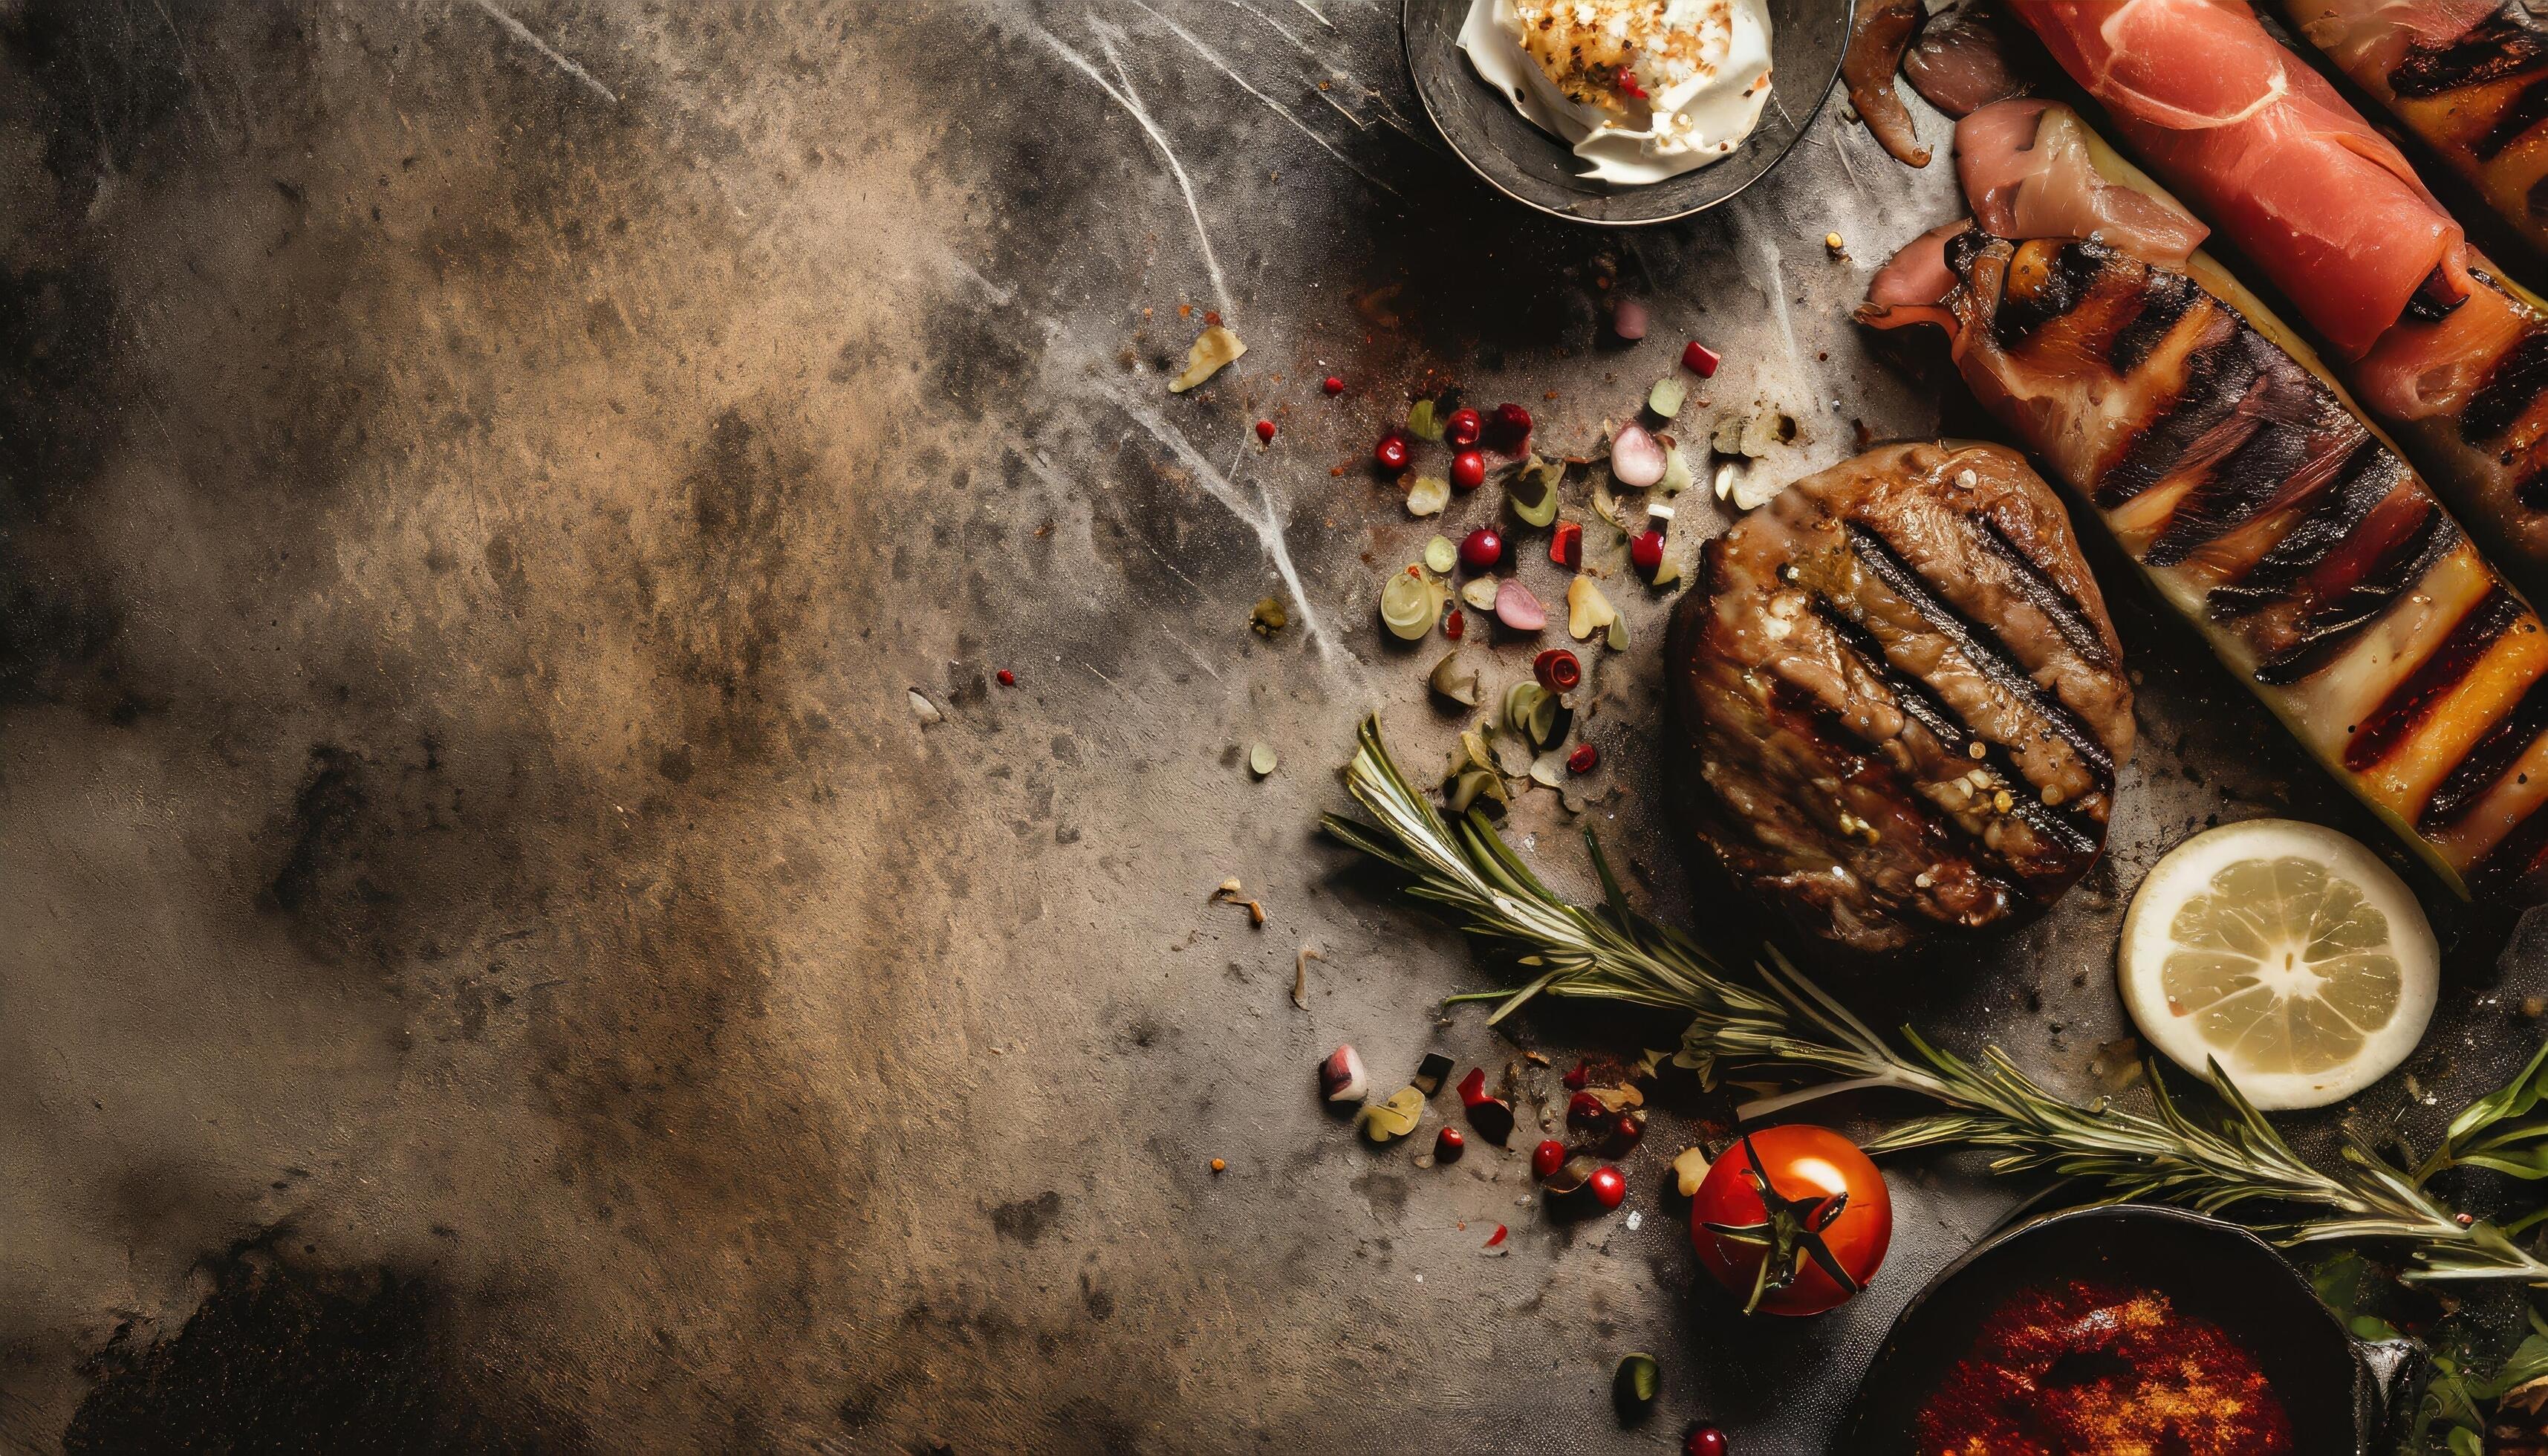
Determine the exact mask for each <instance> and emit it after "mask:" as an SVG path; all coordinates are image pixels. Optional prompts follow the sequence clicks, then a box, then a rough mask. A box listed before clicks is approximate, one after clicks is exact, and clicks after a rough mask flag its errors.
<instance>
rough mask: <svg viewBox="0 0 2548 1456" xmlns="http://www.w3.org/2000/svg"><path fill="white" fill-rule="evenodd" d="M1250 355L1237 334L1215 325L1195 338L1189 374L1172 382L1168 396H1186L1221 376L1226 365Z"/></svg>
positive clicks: (1188, 356)
mask: <svg viewBox="0 0 2548 1456" xmlns="http://www.w3.org/2000/svg"><path fill="white" fill-rule="evenodd" d="M1206 317H1207V318H1209V317H1211V316H1209V315H1207V316H1206ZM1246 352H1247V345H1245V344H1243V343H1241V342H1239V339H1238V335H1237V334H1234V333H1232V332H1230V331H1229V329H1227V328H1224V327H1222V326H1221V324H1220V323H1219V322H1218V321H1216V322H1214V323H1212V324H1211V325H1210V326H1209V327H1207V328H1205V329H1204V331H1203V332H1201V333H1199V334H1196V335H1195V341H1194V344H1193V346H1192V347H1190V348H1188V349H1187V350H1186V367H1185V370H1184V372H1183V373H1181V374H1179V375H1178V376H1177V377H1176V378H1174V379H1172V380H1169V381H1168V393H1170V394H1173V395H1182V394H1184V393H1185V392H1186V391H1188V390H1190V389H1193V388H1194V387H1195V386H1196V385H1199V384H1201V383H1203V382H1204V381H1205V380H1207V379H1210V378H1212V377H1213V376H1214V375H1216V374H1219V373H1220V372H1221V370H1222V367H1223V366H1224V365H1226V364H1229V362H1230V361H1231V360H1233V359H1236V358H1237V357H1238V356H1239V355H1241V354H1244V353H1246Z"/></svg>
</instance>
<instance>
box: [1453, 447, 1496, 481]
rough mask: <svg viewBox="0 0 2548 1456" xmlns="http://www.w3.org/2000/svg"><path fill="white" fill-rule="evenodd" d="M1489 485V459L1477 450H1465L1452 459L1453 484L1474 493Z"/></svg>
mask: <svg viewBox="0 0 2548 1456" xmlns="http://www.w3.org/2000/svg"><path fill="white" fill-rule="evenodd" d="M1486 483H1487V457H1486V456H1484V455H1482V454H1480V453H1478V452H1477V451H1475V450H1463V451H1461V452H1460V453H1459V454H1457V455H1454V456H1452V457H1451V484H1452V485H1454V486H1457V487H1459V488H1460V489H1461V490H1463V491H1474V490H1476V489H1477V488H1478V487H1480V486H1483V485H1485V484H1486Z"/></svg>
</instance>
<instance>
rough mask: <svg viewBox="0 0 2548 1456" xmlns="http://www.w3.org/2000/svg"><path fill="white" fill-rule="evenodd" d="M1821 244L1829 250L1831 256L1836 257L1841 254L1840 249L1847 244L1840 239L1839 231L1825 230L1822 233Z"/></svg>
mask: <svg viewBox="0 0 2548 1456" xmlns="http://www.w3.org/2000/svg"><path fill="white" fill-rule="evenodd" d="M1823 246H1824V247H1825V248H1826V249H1828V250H1829V251H1830V253H1831V255H1832V256H1833V257H1835V258H1836V257H1839V256H1840V255H1841V252H1842V250H1843V249H1844V248H1846V247H1847V246H1848V244H1847V243H1845V242H1843V241H1842V240H1841V235H1840V234H1839V233H1837V232H1826V233H1824V234H1823Z"/></svg>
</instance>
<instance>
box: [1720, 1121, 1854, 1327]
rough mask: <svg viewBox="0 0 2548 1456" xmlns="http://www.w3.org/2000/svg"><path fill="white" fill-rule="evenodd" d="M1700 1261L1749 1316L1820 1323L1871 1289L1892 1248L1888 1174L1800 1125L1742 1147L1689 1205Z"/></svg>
mask: <svg viewBox="0 0 2548 1456" xmlns="http://www.w3.org/2000/svg"><path fill="white" fill-rule="evenodd" d="M1689 1236H1690V1240H1691V1241H1692V1242H1693V1243H1695V1244H1696V1245H1697V1246H1698V1258H1699V1262H1700V1263H1702V1264H1705V1265H1706V1266H1707V1271H1708V1272H1709V1273H1710V1274H1713V1275H1715V1276H1716V1282H1717V1283H1719V1284H1722V1285H1724V1286H1725V1287H1726V1288H1727V1289H1729V1290H1732V1291H1733V1292H1734V1293H1735V1295H1736V1296H1737V1297H1739V1298H1741V1299H1742V1300H1743V1301H1744V1302H1745V1303H1744V1310H1745V1312H1746V1313H1749V1312H1751V1311H1753V1310H1756V1309H1759V1310H1766V1311H1768V1312H1770V1313H1771V1314H1773V1315H1819V1314H1821V1313H1822V1312H1823V1311H1825V1310H1828V1309H1830V1308H1832V1307H1833V1306H1834V1305H1837V1304H1840V1303H1841V1302H1842V1301H1844V1300H1846V1299H1848V1298H1849V1297H1850V1296H1851V1295H1854V1294H1856V1293H1858V1292H1859V1291H1860V1290H1862V1289H1864V1288H1865V1287H1866V1282H1867V1281H1868V1280H1869V1279H1872V1278H1874V1277H1875V1271H1876V1268H1877V1266H1878V1265H1881V1264H1882V1263H1883V1262H1884V1249H1885V1245H1886V1244H1888V1243H1890V1242H1891V1241H1892V1239H1893V1200H1892V1198H1891V1197H1890V1196H1889V1195H1888V1194H1887V1193H1886V1192H1885V1188H1884V1175H1883V1174H1882V1173H1879V1172H1877V1171H1876V1169H1875V1164H1873V1163H1871V1162H1869V1161H1867V1158H1866V1154H1865V1153H1863V1152H1861V1151H1859V1150H1858V1144H1856V1143H1854V1142H1852V1141H1850V1140H1849V1139H1848V1138H1843V1137H1842V1136H1840V1135H1839V1134H1838V1133H1835V1132H1832V1131H1831V1130H1830V1129H1828V1128H1817V1127H1813V1126H1811V1125H1810V1124H1803V1123H1794V1124H1789V1125H1787V1126H1784V1127H1777V1128H1764V1129H1762V1130H1760V1131H1759V1132H1757V1133H1748V1134H1746V1135H1744V1136H1743V1137H1742V1138H1740V1139H1738V1140H1737V1141H1736V1142H1735V1144H1734V1145H1733V1146H1732V1147H1729V1148H1727V1149H1726V1150H1725V1153H1724V1155H1723V1156H1721V1157H1719V1158H1717V1159H1716V1161H1715V1162H1714V1163H1713V1164H1711V1165H1709V1167H1708V1170H1707V1177H1706V1178H1705V1179H1704V1180H1703V1181H1701V1182H1700V1183H1699V1185H1698V1196H1697V1197H1696V1198H1694V1199H1692V1200H1690V1206H1689Z"/></svg>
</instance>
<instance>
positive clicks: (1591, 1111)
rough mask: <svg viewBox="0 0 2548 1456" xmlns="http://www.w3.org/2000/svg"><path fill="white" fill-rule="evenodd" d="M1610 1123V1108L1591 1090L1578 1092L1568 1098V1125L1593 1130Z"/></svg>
mask: <svg viewBox="0 0 2548 1456" xmlns="http://www.w3.org/2000/svg"><path fill="white" fill-rule="evenodd" d="M1609 1123H1610V1109H1609V1108H1608V1107H1606V1106H1604V1105H1603V1104H1602V1102H1601V1099H1600V1098H1598V1097H1595V1096H1593V1095H1592V1093H1590V1092H1578V1093H1576V1094H1575V1095H1574V1096H1572V1097H1570V1098H1568V1099H1566V1126H1568V1127H1570V1128H1581V1129H1585V1130H1588V1131H1589V1130H1591V1129H1593V1128H1604V1127H1607V1126H1609Z"/></svg>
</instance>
